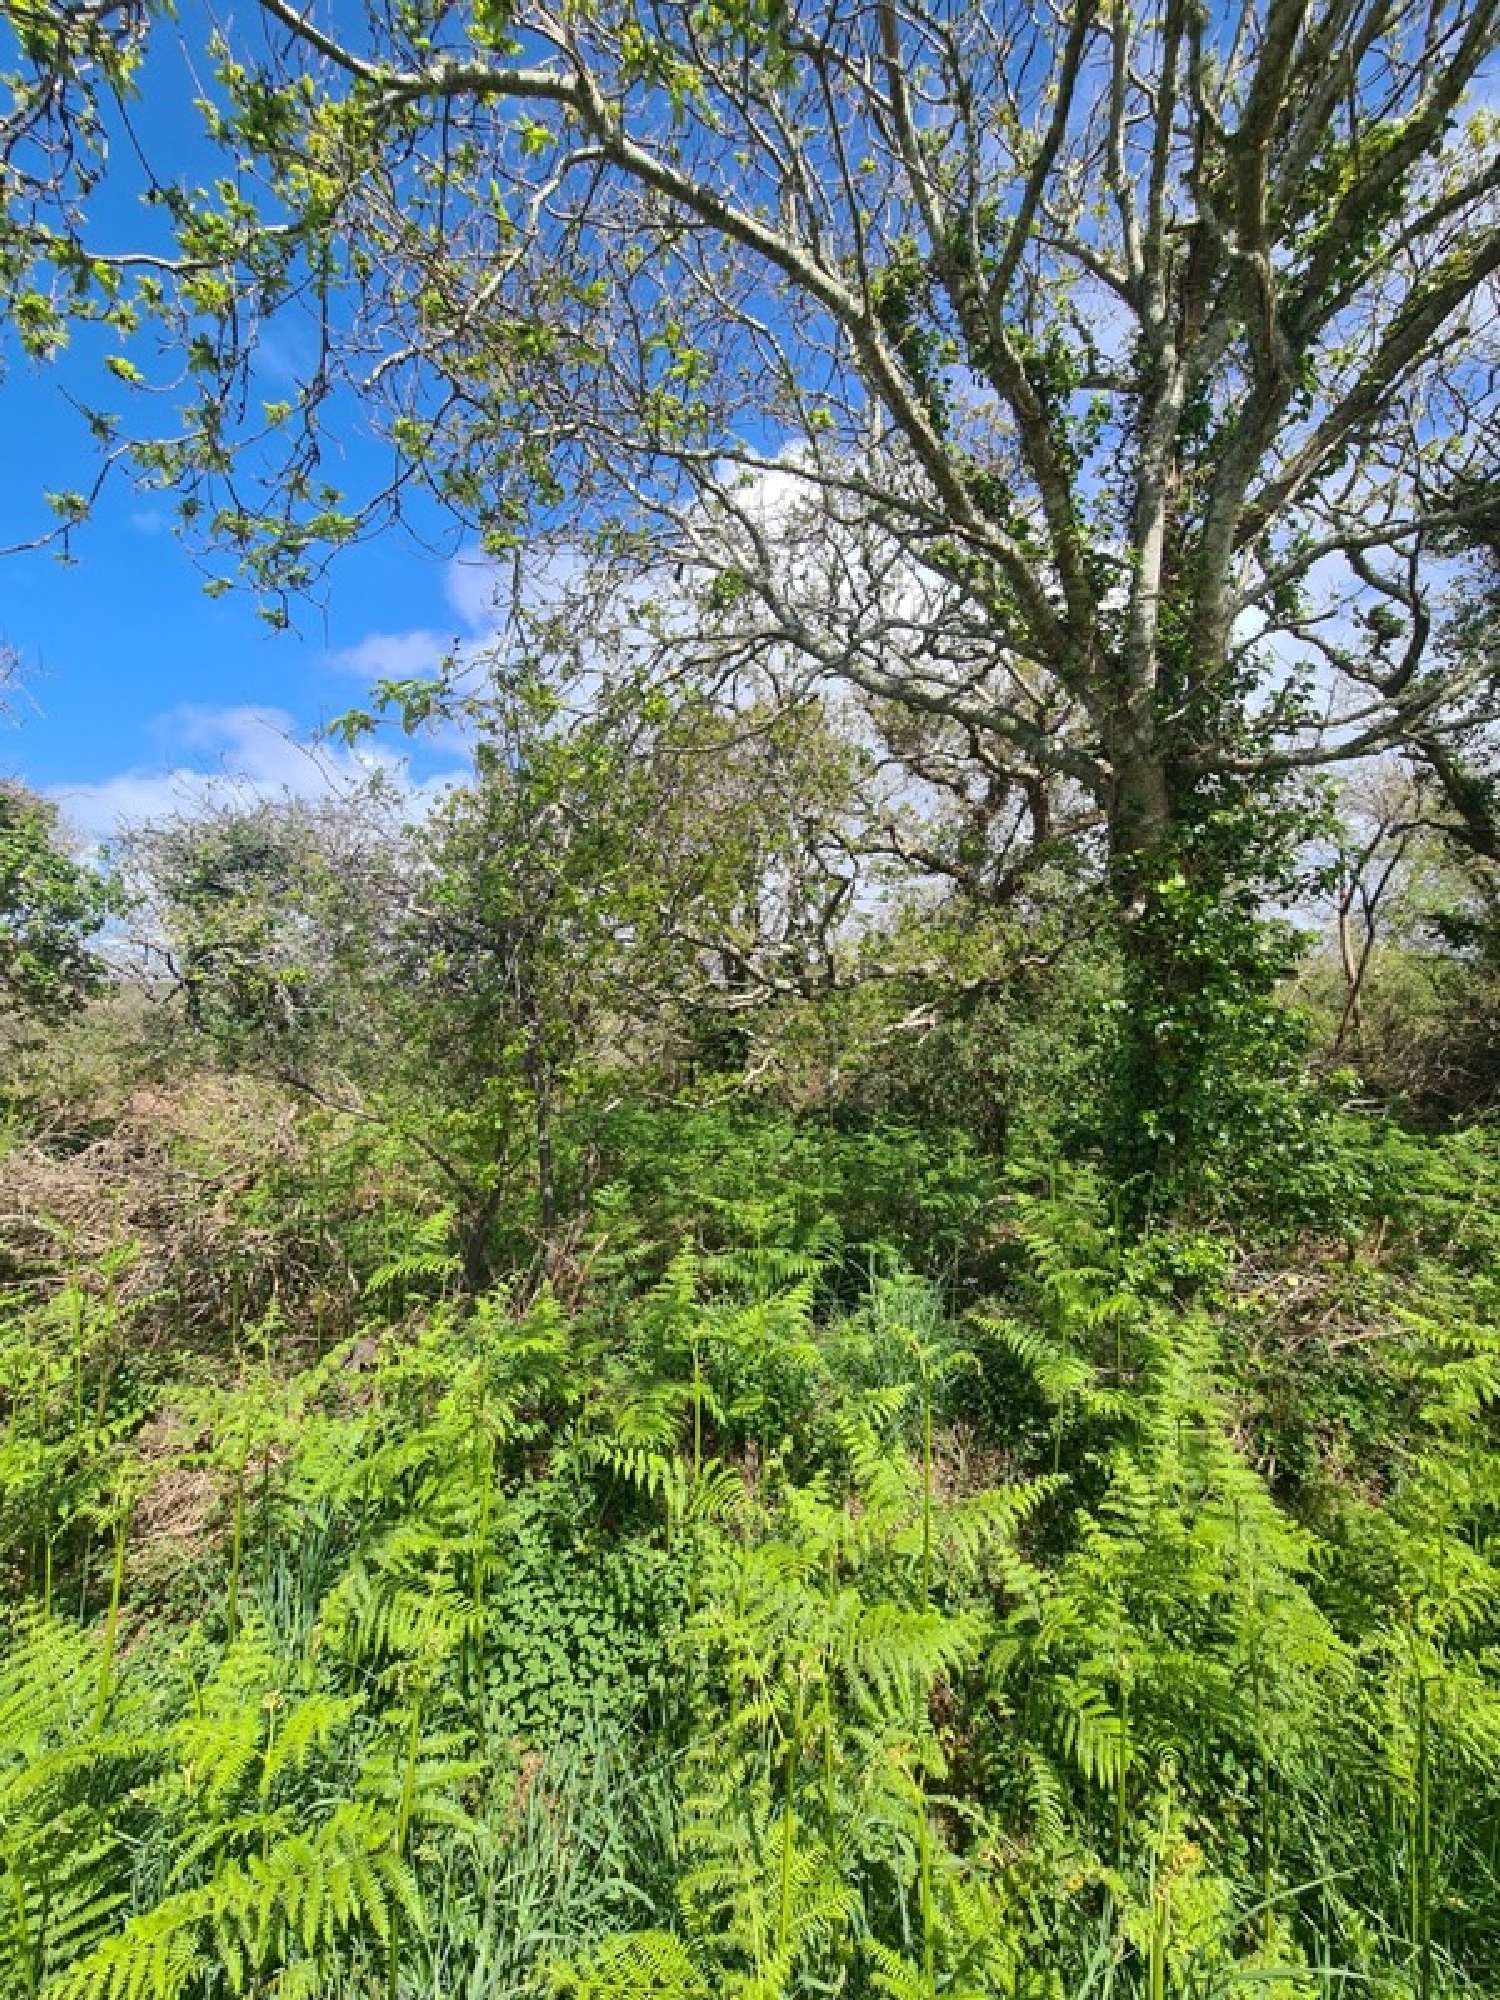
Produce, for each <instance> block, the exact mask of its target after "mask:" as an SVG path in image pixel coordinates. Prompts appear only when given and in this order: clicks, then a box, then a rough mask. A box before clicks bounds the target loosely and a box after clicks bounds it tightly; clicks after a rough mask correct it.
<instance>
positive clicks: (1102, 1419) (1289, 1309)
mask: <svg viewBox="0 0 1500 2000" xmlns="http://www.w3.org/2000/svg"><path fill="white" fill-rule="evenodd" d="M591 1143H593V1144H594V1146H595V1147H596V1150H599V1149H602V1150H600V1157H599V1159H598V1161H597V1163H596V1168H597V1172H596V1192H595V1194H594V1197H593V1199H592V1201H591V1203H590V1205H589V1208H588V1211H587V1214H586V1216H584V1217H581V1218H579V1219H578V1221H577V1223H576V1225H575V1226H574V1227H572V1228H571V1229H570V1230H569V1231H567V1232H566V1233H565V1236H564V1240H563V1241H562V1242H561V1244H560V1246H559V1248H558V1249H557V1251H556V1253H555V1254H554V1255H553V1256H552V1258H551V1259H550V1269H549V1272H548V1274H547V1275H546V1276H545V1277H543V1276H542V1275H541V1273H540V1271H539V1269H538V1267H537V1266H536V1264H535V1263H534V1262H533V1261H527V1260H524V1259H523V1258H522V1257H521V1256H520V1254H519V1252H517V1253H516V1255H515V1256H514V1258H513V1260H512V1262H513V1268H512V1269H511V1271H510V1272H509V1274H508V1275H507V1276H506V1277H504V1278H503V1279H502V1281H501V1282H499V1283H498V1284H496V1285H495V1286H493V1287H492V1288H491V1289H490V1290H489V1291H488V1292H486V1293H485V1294H484V1295H483V1296H481V1297H479V1298H477V1299H473V1300H464V1299H462V1298H461V1297H460V1294H459V1291H458V1275H459V1274H458V1270H457V1266H456V1262H455V1255H454V1250H453V1244H452V1239H451V1234H450V1231H449V1229H448V1225H447V1218H446V1217H445V1216H444V1215H443V1214H442V1212H441V1211H440V1209H438V1208H437V1207H436V1206H435V1205H434V1204H433V1203H432V1202H431V1201H429V1200H425V1199H424V1198H423V1197H422V1196H421V1193H420V1191H419V1190H418V1189H416V1188H415V1187H414V1186H404V1184H403V1181H402V1178H401V1175H400V1173H399V1171H398V1169H397V1166H396V1163H395V1162H394V1161H393V1160H392V1158H390V1157H389V1156H383V1155H382V1154H381V1151H380V1148H379V1147H378V1146H377V1145H376V1144H375V1142H374V1141H373V1140H372V1138H371V1137H370V1135H369V1134H368V1133H366V1132H362V1131H360V1130H358V1129H354V1128H349V1127H348V1126H341V1125H340V1124H339V1122H338V1121H337V1120H336V1119H333V1118H331V1117H327V1116H324V1115H321V1114H311V1115H309V1114H307V1113H305V1112H298V1111H297V1110H295V1108H294V1107H293V1106H291V1105H290V1104H289V1103H286V1102H283V1101H281V1100H279V1099H278V1098H277V1097H276V1095H275V1093H273V1092H271V1091H269V1090H267V1089H266V1088H264V1087H262V1086H258V1085H254V1084H252V1083H250V1082H248V1081H238V1082H236V1081H234V1080H233V1079H226V1078H223V1077H218V1078H214V1077H210V1076H206V1075H205V1076H203V1077H199V1078H197V1079H185V1080H179V1082H178V1083H177V1085H176V1086H175V1087H173V1088H171V1089H166V1088H161V1087H158V1088H157V1089H156V1091H155V1092H154V1093H152V1094H142V1093H137V1094H136V1095H135V1096H133V1097H128V1098H126V1099H125V1100H124V1101H123V1102H122V1103H118V1104H116V1105H115V1107H114V1108H113V1111H112V1113H111V1116H110V1117H109V1118H108V1119H105V1120H100V1121H99V1123H98V1124H97V1125H96V1127H95V1128H94V1129H92V1130H90V1131H88V1132H83V1133H80V1132H76V1131H75V1132H74V1133H72V1134H71V1135H70V1136H69V1138H68V1140H67V1143H66V1144H63V1143H61V1142H60V1140H59V1136H58V1134H57V1133H55V1132H54V1133H53V1134H52V1135H51V1136H50V1137H48V1136H47V1135H45V1134H39V1133H37V1132H34V1131H33V1132H31V1133H24V1132H21V1131H19V1130H18V1131H17V1132H16V1133H15V1134H14V1135H13V1138H12V1142H11V1149H10V1152H9V1154H8V1157H7V1159H6V1161H5V1166H4V1173H5V1183H6V1193H5V1199H4V1208H5V1210H6V1216H7V1223H6V1241H7V1243H8V1245H9V1251H8V1257H9V1266H8V1284H7V1289H6V1292H5V1299H4V1315H5V1316H4V1332H3V1345H0V1407H3V1410H4V1414H5V1430H4V1442H3V1447H0V1546H3V1552H4V1553H3V1560H4V1564H5V1572H6V1592H7V1596H8V1598H9V1600H10V1603H11V1606H12V1609H11V1611H10V1613H9V1615H8V1616H7V1619H6V1625H5V1648H4V1661H3V1667H0V1840H3V1849H0V1882H3V1887H4V1896H3V1898H0V1968H3V1970H0V1990H3V1992H4V1993H6V1994H11V1993H14V1994H17V1995H23V1994H24V1995H39V1994H42V1995H46V1996H48V2000H63V1996H78V2000H83V1996H94V1995H98V1996H106V1995H107V1996H111V2000H113V1997H114V1996H120V2000H123V1997H124V1996H127V1995H128V1996H132V2000H133V1997H134V1996H144V1995H158V1994H161V1995H168V1994H182V1995H193V1996H197V1995H205V1996H206V1995H211V1994H220V1993H229V1992H246V1993H254V1994H263V1995H273V1994H274V1995H277V1996H293V1995H306V1996H325V1995H326V1996H334V1995H339V1996H345V1995H347V1996H353V1995H356V1994H357V1995H367V1994H369V1995H374V1994H382V1995H389V1996H392V2000H396V1996H416V1995H431V1996H434V2000H436V1996H439V1995H441V1996H444V2000H447V1996H458V1995H463V1996H473V2000H478V1996H481V1995H483V1996H501V1995H512V1994H514V1995H521V1994H542V1993H547V1992H558V1993H562V1994H569V1995H579V1996H581V1995H594V1996H602V1995H606V1994H618V1995H647V1994H657V1995H667V1994H681V1995H688V1994H703V1995H705V1996H706V1995H741V1996H751V1995H755V1996H767V2000H769V1996H771V1995H782V1994H786V1995H793V1994H795V1995H813V1994H821V1993H843V1994H848V1995H877V1994H879V1995H888V1996H892V2000H905V1996H916V1995H927V1994H938V1993H942V1994H973V1995H986V1996H988V1995H997V1996H998V1995H1006V1996H1010V1995H1015V1996H1028V2000H1030V1996H1038V2000H1040V1996H1049V2000H1051V1996H1056V2000H1064V1997H1066V2000H1084V1996H1091V1995H1100V1996H1102V1995H1105V1994H1110V1993H1113V1994H1141V1995H1150V1996H1151V2000H1160V1996H1165V1995H1168V1994H1176V1995H1184V1996H1186V1995H1208V1994H1220V1993H1227V1992H1229V1991H1230V1990H1231V1989H1234V1988H1237V1987H1239V1986H1245V1987H1247V1988H1248V1989H1250V1990H1256V1991H1263V1992H1266V1993H1268V1994H1270V1995H1275V1996H1288V1997H1289V1996H1291V1995H1294V1994H1295V1995H1299V1996H1300V1995H1312V1994H1319V1995H1321V1994H1325V1993H1335V1992H1343V1991H1345V1990H1348V1991H1351V1992H1370V1993H1374V1994H1379V1995H1403V1996H1405V1995H1414V1996H1415V1995H1419V1996H1421V2000H1428V1996H1433V1995H1439V1994H1444V1995H1459V1994H1462V1995H1467V1996H1473V1997H1474V2000H1477V1997H1478V1996H1480V1995H1485V1994H1489V1993H1493V1992H1494V1991H1495V1989H1496V1980H1497V1974H1500V1880H1497V1864H1500V1685H1497V1667H1500V1651H1497V1603H1500V1590H1497V1586H1500V1570H1497V1565H1496V1561H1495V1557H1494V1540H1493V1537H1494V1524H1495V1518H1496V1507H1497V1503H1500V1461H1497V1458H1496V1455H1495V1452H1494V1435H1493V1420H1492V1417H1491V1416H1490V1415H1489V1414H1488V1408H1489V1402H1490V1399H1491V1397H1492V1396H1493V1394H1494V1391H1495V1389H1496V1386H1497V1371H1500V1324H1497V1311H1496V1307H1497V1299H1500V1147H1497V1142H1496V1140H1495V1138H1494V1137H1493V1136H1492V1135H1491V1134H1489V1133H1487V1132H1485V1131H1483V1130H1474V1131H1470V1132H1468V1133H1460V1134H1457V1135H1452V1136H1446V1137H1444V1136H1426V1137H1412V1136H1410V1135H1407V1134H1403V1133H1402V1132H1400V1131H1399V1130H1398V1129H1396V1128H1395V1127H1394V1126H1387V1125H1386V1124H1384V1123H1383V1122H1378V1121H1374V1122H1372V1121H1369V1120H1364V1121H1361V1120H1357V1119H1354V1118H1349V1119H1347V1120H1346V1121H1345V1124H1344V1126H1342V1127H1341V1128H1340V1132H1339V1141H1338V1143H1339V1146H1340V1148H1341V1149H1342V1150H1341V1153H1340V1158H1341V1159H1342V1161H1343V1168H1344V1172H1345V1175H1346V1182H1347V1185H1348V1186H1349V1187H1350V1188H1354V1189H1357V1190H1358V1199H1357V1201H1352V1202H1351V1204H1350V1207H1349V1211H1348V1213H1349V1215H1350V1216H1351V1217H1352V1219H1351V1220H1350V1221H1349V1222H1348V1225H1347V1226H1346V1227H1345V1229H1344V1231H1343V1233H1342V1234H1341V1235H1339V1236H1337V1237H1336V1238H1335V1237H1313V1236H1309V1235H1307V1234H1306V1233H1303V1234H1302V1235H1300V1236H1297V1237H1295V1238H1292V1237H1288V1236H1287V1235H1285V1234H1284V1233H1283V1234H1282V1235H1281V1236H1280V1237H1279V1238H1278V1239H1276V1240H1274V1241H1272V1240H1270V1239H1269V1238H1266V1237H1262V1238H1261V1239H1260V1240H1257V1239H1256V1238H1255V1236H1254V1235H1253V1233H1252V1232H1249V1231H1247V1230H1244V1229H1241V1230H1240V1231H1239V1232H1238V1233H1237V1234H1235V1235H1231V1234H1230V1233H1229V1232H1228V1231H1226V1230H1219V1231H1217V1232H1208V1231H1194V1230H1190V1229H1186V1228H1177V1229H1170V1230H1165V1231H1158V1232H1157V1233H1153V1234H1147V1235H1145V1236H1144V1237H1138V1238H1136V1239H1135V1240H1131V1241H1129V1242H1127V1241H1126V1239H1125V1237H1124V1236H1123V1235H1122V1234H1121V1233H1120V1232H1119V1231H1118V1230H1117V1228H1116V1226H1115V1223H1114V1219H1113V1216H1112V1213H1111V1204H1110V1203H1109V1202H1107V1201H1106V1200H1104V1199H1103V1198H1102V1197H1101V1194H1100V1192H1099V1190H1098V1188H1097V1187H1096V1186H1095V1184H1094V1183H1093V1182H1092V1180H1091V1179H1090V1177H1089V1175H1088V1173H1087V1171H1086V1170H1085V1169H1083V1168H1081V1167H1072V1168H1068V1167H1064V1166H1062V1165H1049V1164H1046V1163H1042V1164H1037V1163H1035V1162H1033V1163H1018V1162H1016V1161H1014V1160H1012V1161H1011V1163H1010V1164H1008V1165H1006V1166H1004V1167H1002V1166H1000V1165H998V1164H996V1163H995V1162H994V1161H993V1160H992V1159H991V1158H990V1157H989V1156H987V1155H986V1154H985V1153H984V1152H982V1151H981V1150H980V1149H978V1148H977V1147H976V1146H975V1145H974V1144H973V1143H972V1142H971V1141H969V1140H967V1139H965V1138H964V1137H963V1136H962V1135H961V1134H958V1133H952V1132H947V1131H944V1130H941V1129H939V1128H936V1127H933V1126H928V1127H926V1128H919V1127H917V1126H915V1125H911V1124H901V1123H899V1122H894V1121H892V1120H889V1119H887V1120H884V1121H882V1120H878V1119H877V1120H866V1121H864V1122H862V1123H861V1122H858V1121H854V1120H851V1119H847V1118H846V1119H844V1120H842V1121H833V1122H830V1120H829V1119H828V1118H827V1117H826V1116H823V1115H820V1114H813V1113H807V1114H804V1115H802V1116H800V1117H798V1116H795V1115H793V1114H790V1113H785V1112H776V1111H774V1110H772V1109H769V1108H766V1107H764V1106H762V1107H761V1108H759V1109H755V1108H747V1107H741V1108H740V1109H737V1110H734V1109H723V1108H720V1109H713V1108H711V1107H707V1108H703V1107H700V1108H697V1109H686V1110H683V1109H679V1110H675V1111H674V1110H663V1109H654V1110H653V1109H650V1108H648V1107H645V1106H640V1105H637V1106H622V1107H619V1108H617V1109H616V1110H615V1111H614V1112H613V1113H612V1114H611V1117H610V1119H609V1120H608V1121H606V1125H605V1128H604V1130H603V1136H602V1138H601V1137H600V1134H599V1132H598V1131H596V1132H595V1133H594V1136H593V1139H592V1141H591Z"/></svg>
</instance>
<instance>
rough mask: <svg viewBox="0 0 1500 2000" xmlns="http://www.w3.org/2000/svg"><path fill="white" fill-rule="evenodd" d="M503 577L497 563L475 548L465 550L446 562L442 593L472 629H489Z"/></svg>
mask: <svg viewBox="0 0 1500 2000" xmlns="http://www.w3.org/2000/svg"><path fill="white" fill-rule="evenodd" d="M505 593H506V582H505V577H504V575H503V573H502V571H501V569H500V566H499V564H498V563H496V562H494V561H492V560H491V558H490V557H489V556H487V555H485V554H483V553H482V551H480V550H478V549H464V550H460V552H459V553H458V554H457V555H456V556H454V557H453V559H452V561H451V562H450V563H449V564H448V572H447V575H446V576H445V577H444V579H443V594H444V596H445V597H446V598H447V600H448V602H449V604H450V605H451V606H452V608H453V610H454V611H456V612H457V614H458V616H459V617H460V618H461V619H462V620H463V621H464V623H465V625H467V626H468V628H469V630H470V631H471V632H487V631H492V630H493V629H494V626H495V622H496V617H497V614H498V609H499V604H500V600H501V598H502V597H503V596H504V595H505Z"/></svg>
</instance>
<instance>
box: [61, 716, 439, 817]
mask: <svg viewBox="0 0 1500 2000" xmlns="http://www.w3.org/2000/svg"><path fill="white" fill-rule="evenodd" d="M155 727H156V733H157V735H158V737H159V739H160V741H161V743H162V746H163V757H162V763H161V764H160V766H157V767H155V768H153V767H151V766H147V765H137V766H134V767H133V768H131V769H130V770H126V771H120V772H117V773H116V774H115V775H114V776H113V777H109V778H104V779H100V780H98V781H97V782H94V783H91V784H80V785H54V786H52V787H51V788H50V796H51V797H52V798H53V799H54V800H55V801H56V803H57V805H58V808H59V810H60V811H61V813H62V815H63V817H64V818H65V819H66V820H67V822H68V823H69V824H70V825H71V826H72V827H73V828H75V829H76V831H77V832H78V833H80V834H81V835H82V836H83V837H84V838H85V839H86V840H88V841H89V842H91V843H95V844H97V843H98V842H101V841H105V840H108V839H110V838H112V837H113V836H114V835H116V834H117V833H119V832H120V831H121V830H122V829H124V828H125V827H128V826H132V825H139V824H141V823H143V822H145V821H149V820H153V819H161V818H165V817H167V816H169V815H172V814H179V813H192V812H194V811H199V812H201V811H203V810H205V809H206V808H207V807H208V806H210V805H212V804H215V803H222V802H223V801H224V800H226V799H235V800H238V801H240V802H242V803H245V804H250V803H253V802H254V801H255V800H257V799H284V798H297V799H319V798H330V797H335V796H337V795H338V794H339V793H341V792H345V791H349V790H351V789H353V788H354V787H356V786H358V785H361V784H363V783H364V782H365V781H366V780H368V779H369V778H371V777H373V776H375V775H376V774H377V773H381V774H384V775H385V776H386V777H388V778H389V779H390V780H391V782H392V783H394V784H396V785H398V786H399V787H401V789H403V790H404V791H406V792H407V793H408V794H409V796H410V797H411V799H412V801H413V804H414V807H415V808H416V809H417V810H420V809H421V807H422V805H423V803H424V802H426V801H429V800H430V799H432V798H434V797H436V796H437V795H438V794H439V793H440V792H441V791H443V790H444V789H446V788H447V787H448V786H449V785H451V784H452V783H454V782H455V781H456V780H458V779H460V778H462V776H463V775H464V773H463V771H462V770H461V769H459V768H455V769H451V770H443V771H438V772H436V773H434V774H433V775H431V776H429V777H427V778H424V779H422V780H421V781H420V782H419V781H417V780H415V779H414V778H413V777H412V775H411V772H410V768H409V766H408V764H407V762H406V760H405V759H404V758H401V757H398V756H396V755H394V754H393V753H392V752H390V751H388V750H385V749H381V748H378V747H375V748H360V749H358V750H346V749H336V748H334V747H332V746H330V745H327V744H320V743H317V742H315V741H313V740H312V739H310V738H309V737H307V736H305V735H302V734H299V732H298V729H297V726H296V724H295V722H294V721H293V719H292V717H291V716H290V715H288V714H287V713H286V712H285V711H284V710H282V709H277V708H255V707H248V706H246V707H236V708H202V707H193V706H189V707H183V708H177V709H173V710H171V711H170V712H169V713H168V714H166V715H164V716H162V717H160V718H159V719H158V722H157V724H156V725H155Z"/></svg>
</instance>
